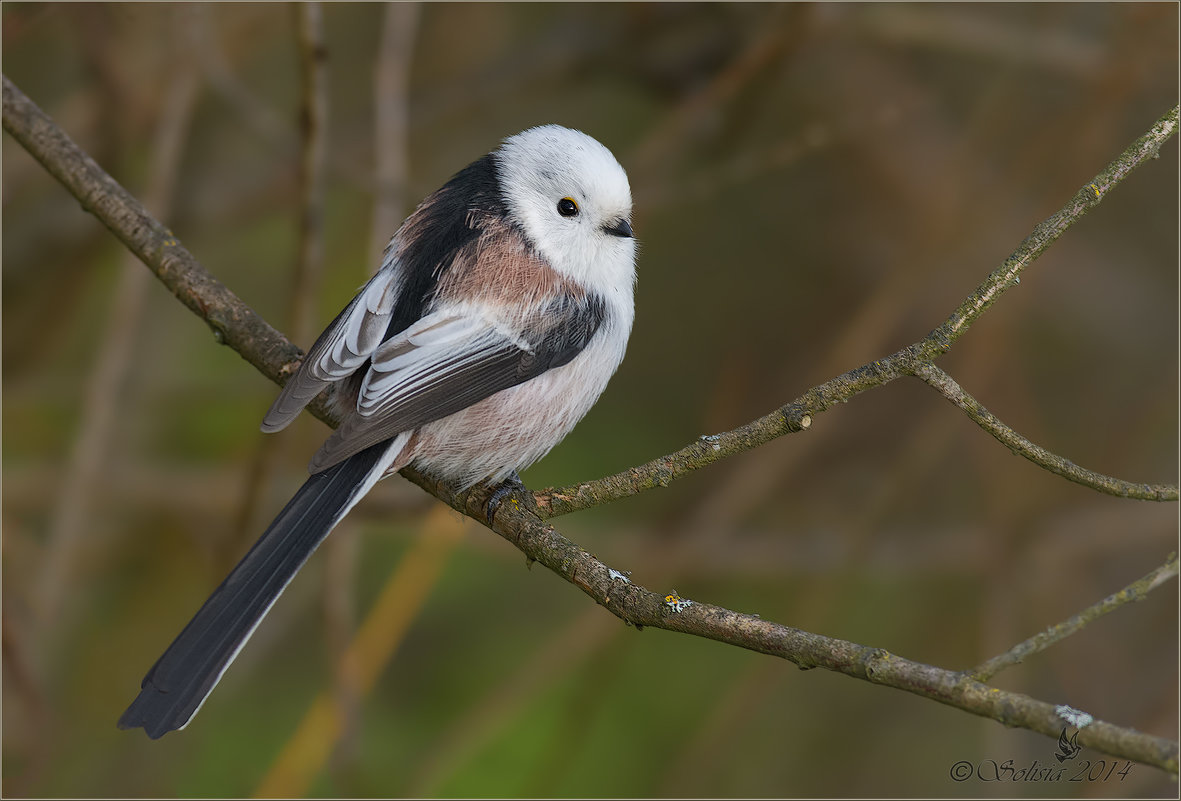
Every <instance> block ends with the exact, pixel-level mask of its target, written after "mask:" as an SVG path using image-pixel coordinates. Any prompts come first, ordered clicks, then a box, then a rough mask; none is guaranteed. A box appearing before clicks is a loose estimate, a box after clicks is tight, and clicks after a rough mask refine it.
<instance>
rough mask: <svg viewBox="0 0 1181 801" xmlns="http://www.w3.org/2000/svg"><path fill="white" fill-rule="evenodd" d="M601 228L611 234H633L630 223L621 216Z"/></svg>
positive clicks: (629, 235)
mask: <svg viewBox="0 0 1181 801" xmlns="http://www.w3.org/2000/svg"><path fill="white" fill-rule="evenodd" d="M603 230H604V231H606V232H607V233H609V234H611V235H612V236H626V237H631V236H633V234H632V225H631V223H629V222H628V221H627V220H625V219H624V218H623V217H620V218H619V219H618V220H615V221H614V222H613V223H611V224H608V225H604V226H603Z"/></svg>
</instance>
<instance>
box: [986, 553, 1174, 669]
mask: <svg viewBox="0 0 1181 801" xmlns="http://www.w3.org/2000/svg"><path fill="white" fill-rule="evenodd" d="M1176 577H1177V554H1176V553H1172V554H1169V558H1168V559H1167V560H1166V561H1165V563H1164V564H1163V565H1161V566H1160V567H1158V568H1157V569H1156V570H1153V571H1152V572H1151V573H1149V574H1148V575H1147V576H1144V577H1143V578H1140V579H1137V580H1136V581H1133V582H1132V583H1131V584H1129V585H1128V586H1126V587H1124V588H1123V589H1122V590H1120V591H1119V592H1117V593H1114V594H1112V595H1109V596H1107V597H1106V598H1104V599H1103V600H1102V601H1099V602H1098V603H1096V604H1093V605H1091V606H1089V607H1087V608H1086V609H1084V610H1083V611H1081V612H1079V613H1078V614H1077V615H1072V616H1071V617H1069V618H1067V619H1066V620H1064V621H1062V622H1061V623H1058V624H1056V625H1053V626H1050V627H1049V628H1047V629H1046V630H1045V631H1042V632H1039V633H1037V634H1035V635H1033V636H1032V637H1030V638H1029V639H1027V640H1025V641H1023V642H1019V643H1017V644H1016V645H1014V646H1013V647H1012V648H1010V649H1009V650H1008V651H1005V653H1003V654H1000V655H999V656H994V657H993V658H992V659H989V660H988V661H987V662H984V663H982V664H980V665H978V666H977V667H974V668H972V669H971V670H970V671H968V675H970V676H972V677H973V678H974V679H976V680H977V681H988V680H989V679H990V678H992V677H993V676H995V675H996V674H997V673H1000V672H1001V671H1002V670H1004V669H1005V668H1008V667H1012V666H1013V665H1019V664H1021V663H1022V662H1024V661H1025V660H1026V659H1028V658H1029V657H1031V656H1033V655H1034V654H1036V653H1040V652H1041V651H1044V650H1046V649H1047V648H1049V647H1050V646H1051V645H1053V644H1054V643H1056V642H1058V641H1060V640H1064V639H1066V638H1067V637H1069V636H1070V635H1072V634H1074V633H1075V632H1078V631H1081V630H1082V629H1083V628H1084V627H1086V626H1087V624H1089V623H1091V622H1092V621H1094V620H1098V619H1099V618H1101V617H1103V616H1104V615H1106V614H1109V613H1111V612H1114V611H1115V610H1116V609H1119V608H1120V607H1121V606H1123V605H1124V604H1127V603H1130V602H1132V601H1143V600H1144V599H1145V598H1146V597H1147V596H1148V593H1150V592H1152V591H1153V590H1154V589H1156V588H1157V587H1159V586H1160V585H1161V584H1164V583H1165V582H1166V581H1168V580H1169V579H1172V578H1176Z"/></svg>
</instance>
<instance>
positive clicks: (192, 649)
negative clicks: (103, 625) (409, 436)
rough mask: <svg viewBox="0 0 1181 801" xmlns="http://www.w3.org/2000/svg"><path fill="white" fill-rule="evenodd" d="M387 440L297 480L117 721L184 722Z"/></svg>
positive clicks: (162, 728) (352, 499)
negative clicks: (297, 485) (303, 480)
mask: <svg viewBox="0 0 1181 801" xmlns="http://www.w3.org/2000/svg"><path fill="white" fill-rule="evenodd" d="M392 447H396V448H398V449H399V450H400V449H401V446H400V444H399V443H397V442H396V441H395V442H393V443H391V442H390V441H388V440H387V441H386V442H382V443H379V444H377V445H373V446H371V447H369V448H367V449H366V450H363V451H361V452H360V453H358V454H356V455H354V456H351V457H349V458H348V459H346V460H345V461H343V462H341V463H340V464H337V465H334V466H333V467H331V468H329V469H327V470H325V471H323V472H321V473H316V474H315V475H313V476H312V477H311V478H309V479H308V480H307V482H306V483H305V484H304V485H303V486H302V487H300V489H299V491H298V492H296V493H295V497H293V498H292V499H291V500H290V501H288V502H287V505H286V506H285V507H283V511H282V512H280V513H279V516H278V517H276V518H275V519H274V521H273V522H272V523H271V525H270V526H269V527H268V528H267V530H266V531H265V532H264V533H263V535H262V537H260V538H259V540H258V542H256V543H255V544H254V546H253V547H252V548H251V549H250V551H249V553H247V554H246V556H244V557H242V561H240V562H239V563H238V564H237V566H235V567H234V569H233V570H231V571H230V574H229V575H228V576H226V579H225V581H223V582H222V583H221V586H219V587H218V588H217V589H216V590H214V591H213V595H211V596H209V600H207V601H206V602H205V605H204V606H202V607H201V609H200V610H199V611H198V612H197V614H196V615H195V616H194V617H193V619H192V620H190V621H189V624H188V625H187V626H185V627H184V630H183V631H181V633H180V634H179V635H178V636H177V638H176V639H175V640H173V642H172V645H170V646H168V650H167V651H165V652H164V655H163V656H161V657H160V659H159V660H157V662H156V664H155V665H153V666H152V669H151V670H149V671H148V675H147V676H145V677H144V680H143V683H142V684H141V685H140V686H141V687H142V688H143V689H141V690H140V693H139V696H138V697H136V699H135V700H134V701H132V702H131V706H129V707H127V711H126V712H124V713H123V716H122V717H120V718H119V728H121V729H134V728H136V727H139V726H142V727H143V728H144V731H146V732H147V733H148V736H149V737H151V738H152V739H153V740H154V739H156V738H158V737H161V736H163V735H164V734H166V733H168V732H170V731H172V730H174V729H183V728H184V727H185V726H186V725H188V723H189V721H190V720H192V719H193V715H195V714H197V710H198V709H200V707H201V704H203V703H204V702H205V699H206V697H208V695H209V693H211V692H213V688H214V687H215V686H217V682H218V681H219V680H220V679H221V676H222V674H223V673H225V671H226V668H227V667H229V665H230V663H231V662H233V661H234V657H236V656H237V655H238V651H240V650H241V649H242V646H243V645H245V644H246V641H247V640H248V639H249V638H250V635H251V634H253V633H254V629H255V627H256V626H257V625H258V624H259V622H260V621H261V620H262V618H263V616H264V615H266V613H267V612H268V611H269V610H270V608H271V605H272V604H274V602H275V600H276V599H277V598H278V597H279V595H280V593H282V592H283V590H284V589H285V588H286V587H287V584H288V582H290V581H291V579H292V578H294V577H295V574H296V573H297V572H299V569H300V568H301V567H302V566H303V563H304V562H306V561H307V559H308V557H309V556H311V555H312V551H314V550H316V546H318V545H319V544H320V543H321V542H322V541H323V540H324V538H325V537H327V536H328V532H330V531H331V530H332V527H333V526H335V525H336V524H337V522H339V521H340V519H341V518H342V517H344V516H345V514H346V513H347V512H348V510H349V509H350V508H352V505H353V504H354V503H356V502H357V501H358V500H360V499H361V496H362V495H364V494H365V493H366V492H368V491H369V489H370V488H371V487H372V486H373V484H375V483H376V482H377V480H378V479H379V478H381V475H382V473H384V472H385V469H386V467H387V466H388V464H389V461H390V460H389V458H387V453H388V452H389V451H390V450H391V448H392Z"/></svg>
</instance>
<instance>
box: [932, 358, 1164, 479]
mask: <svg viewBox="0 0 1181 801" xmlns="http://www.w3.org/2000/svg"><path fill="white" fill-rule="evenodd" d="M913 375H914V376H915V377H916V378H919V379H921V380H922V381H923V382H924V383H926V384H927V386H929V387H931V388H933V389H934V390H935V391H936V392H938V393H939V394H940V395H942V396H943V397H945V398H947V399H948V400H949V401H951V402H952V403H953V404H955V405H956V406H957V407H958V408H960V409H961V410H963V412H964V414H966V415H968V417H969V418H971V420H972V422H974V423H975V424H976V425H978V426H980V427H981V428H983V429H984V430H985V431H987V432H988V433H989V434H991V435H992V436H993V437H995V438H996V440H997V441H998V442H1000V443H1001V444H1002V445H1004V446H1005V447H1007V448H1008V449H1009V450H1011V451H1012V452H1013V453H1015V454H1017V455H1018V456H1022V457H1024V458H1026V459H1028V460H1029V461H1031V462H1033V463H1034V464H1036V465H1037V466H1038V467H1042V468H1044V469H1046V470H1049V471H1050V472H1051V473H1054V474H1055V475H1059V476H1062V477H1063V478H1065V479H1068V480H1070V481H1073V482H1075V483H1077V484H1082V485H1083V486H1084V487H1090V488H1091V489H1094V490H1098V491H1099V492H1102V493H1105V494H1107V495H1115V496H1117V497H1120V498H1135V499H1136V500H1141V501H1175V500H1177V488H1176V487H1174V486H1170V485H1166V484H1133V483H1132V482H1130V481H1124V480H1123V479H1120V478H1113V477H1111V476H1105V475H1103V474H1102V473H1096V472H1094V471H1093V470H1087V469H1086V468H1085V467H1079V466H1078V465H1077V464H1075V463H1074V462H1072V461H1070V460H1069V459H1066V458H1064V457H1062V456H1059V455H1057V454H1055V453H1050V452H1049V451H1048V450H1046V449H1045V448H1043V447H1042V446H1041V445H1037V444H1036V443H1033V442H1030V441H1029V440H1027V439H1026V438H1025V437H1023V436H1021V435H1020V434H1018V433H1017V432H1016V431H1014V430H1013V429H1012V428H1010V427H1009V426H1007V425H1005V424H1004V423H1002V422H1001V421H1000V420H999V419H997V417H996V415H994V414H993V413H992V412H990V411H988V409H986V408H984V406H983V405H982V404H981V403H980V402H979V401H978V400H976V399H975V398H973V397H972V396H971V395H969V394H968V393H967V392H965V391H964V389H963V388H962V387H961V386H960V385H959V384H957V383H956V382H955V380H954V379H952V377H951V376H949V375H948V374H947V373H945V372H944V371H943V370H941V369H939V368H938V367H936V366H935V365H933V364H929V363H927V362H922V363H919V364H918V365H916V367H915V369H914V372H913Z"/></svg>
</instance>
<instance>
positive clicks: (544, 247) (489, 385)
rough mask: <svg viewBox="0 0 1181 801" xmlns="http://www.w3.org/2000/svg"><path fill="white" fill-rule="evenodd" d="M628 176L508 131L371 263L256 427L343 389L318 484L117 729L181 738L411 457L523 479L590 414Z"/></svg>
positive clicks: (585, 152)
mask: <svg viewBox="0 0 1181 801" xmlns="http://www.w3.org/2000/svg"><path fill="white" fill-rule="evenodd" d="M630 216H631V192H630V189H629V187H628V182H627V175H626V173H624V171H623V168H622V167H620V166H619V163H618V162H617V161H616V160H615V157H614V156H612V155H611V152H610V151H609V150H607V148H605V147H603V145H601V144H599V142H597V141H595V140H594V139H592V138H591V137H589V136H587V135H586V134H583V133H580V132H578V131H573V130H570V129H568V128H562V127H559V126H557V125H546V126H542V127H539V128H531V129H529V130H527V131H524V132H523V133H520V134H517V135H516V136H513V137H510V138H508V139H506V140H505V141H504V142H503V143H502V144H501V145H500V147H499V148H498V149H496V150H494V151H493V152H491V153H489V154H488V155H486V156H484V157H483V158H480V159H478V160H477V161H475V162H473V163H472V164H470V165H469V166H468V167H466V168H465V169H463V170H462V171H460V172H459V173H457V174H456V175H455V176H454V177H453V178H452V179H451V180H450V181H448V182H447V183H446V184H444V186H443V187H442V188H441V189H439V190H438V191H437V192H435V193H434V194H432V195H430V196H429V197H427V198H426V200H424V201H423V202H422V204H421V205H420V206H419V207H418V208H417V209H416V210H415V211H414V213H413V214H411V215H410V217H409V218H407V219H406V221H405V222H404V223H403V224H402V226H401V228H399V229H398V232H397V233H396V234H394V236H393V238H392V239H391V240H390V243H389V245H388V246H387V247H386V249H385V254H384V257H383V261H382V265H381V269H380V270H378V272H377V274H376V275H375V276H374V277H373V279H372V280H370V281H369V283H367V284H366V285H365V286H364V288H362V289H361V291H360V292H359V293H358V294H357V296H356V297H355V298H353V300H352V302H350V303H349V305H348V306H346V307H345V308H344V310H343V311H342V312H341V313H340V314H339V315H337V317H336V319H335V320H334V321H333V322H332V324H331V325H329V326H328V328H327V329H326V330H325V331H324V333H322V334H321V335H320V337H319V339H317V340H316V342H315V344H314V345H312V347H311V350H309V351H308V354H307V356H306V357H305V358H304V360H303V363H302V364H301V365H300V367H299V370H298V371H297V372H296V373H295V374H294V375H293V376H292V377H291V379H290V380H289V381H288V382H287V384H286V386H284V387H283V391H282V392H281V393H280V394H279V397H278V399H277V400H276V401H275V403H274V405H273V406H272V407H271V409H270V411H269V412H268V413H267V415H266V418H265V419H264V420H263V424H262V430H263V431H268V432H270V431H278V430H279V429H281V428H283V427H284V426H286V425H287V424H288V423H290V422H291V421H292V420H294V419H295V417H296V416H298V414H299V413H300V411H301V410H302V409H303V408H304V406H306V405H307V404H308V402H310V401H311V400H312V399H313V398H315V397H316V396H317V395H318V394H319V393H320V392H321V391H322V390H323V389H325V388H326V387H328V386H329V385H330V384H334V383H338V382H339V386H338V387H337V391H336V393H335V397H336V398H338V399H340V402H341V406H340V407H339V412H340V416H341V420H342V422H341V424H340V427H339V428H338V429H337V430H336V431H335V432H334V433H333V434H332V435H331V436H330V437H329V438H328V440H327V441H326V442H325V443H324V445H323V446H322V447H321V448H320V450H319V451H318V452H317V453H316V454H315V456H314V457H313V458H312V461H311V465H310V471H311V473H312V475H311V477H310V478H309V479H308V481H307V483H305V484H304V485H303V486H302V487H301V488H300V489H299V491H298V492H296V493H295V497H293V498H292V499H291V500H290V501H289V502H288V504H287V506H286V507H284V508H283V511H281V512H280V513H279V516H278V517H276V518H275V520H274V522H272V523H271V525H270V527H269V528H267V530H266V532H264V533H263V535H262V537H261V538H260V539H259V540H258V542H257V543H255V544H254V546H253V547H252V548H251V549H250V551H249V553H247V554H246V556H245V557H243V559H242V561H241V562H239V563H238V565H237V566H236V567H235V568H234V569H233V570H232V571H231V572H230V574H229V576H227V577H226V579H225V581H223V582H222V583H221V586H220V587H218V588H217V589H216V590H215V591H214V593H213V595H212V596H210V598H209V600H207V601H206V602H205V605H204V606H202V607H201V609H200V610H199V611H198V612H197V614H196V616H195V617H194V618H193V619H192V620H191V621H190V622H189V624H188V625H187V626H185V628H184V630H183V631H181V633H180V635H179V636H178V637H177V638H176V640H174V641H173V643H172V645H170V646H169V647H168V650H166V651H165V652H164V655H163V656H161V657H160V659H159V660H158V661H157V662H156V664H155V665H154V666H153V667H152V669H151V670H149V671H148V674H147V676H146V677H145V678H144V680H143V684H142V685H141V686H142V690H141V691H140V694H139V696H138V697H137V698H136V699H135V700H134V701H133V702H132V703H131V706H129V707H128V708H127V711H126V712H124V713H123V716H122V717H121V718H120V719H119V726H120V728H136V727H139V726H142V727H143V728H144V730H145V731H147V733H148V736H149V737H152V738H157V737H160V736H162V735H163V734H165V733H166V732H169V731H172V730H173V729H181V728H184V727H185V726H186V725H187V724H188V723H189V721H190V720H192V718H193V716H194V715H195V714H196V712H197V710H198V709H199V708H200V706H201V704H202V703H203V702H204V701H205V699H206V697H208V695H209V693H210V692H211V691H212V690H213V688H214V686H215V685H216V684H217V682H218V680H219V679H220V678H221V676H222V674H223V673H224V672H225V670H226V668H227V667H228V666H229V664H230V662H232V661H233V659H234V657H235V656H237V654H238V651H239V650H240V649H241V648H242V646H243V645H244V644H245V643H246V640H247V639H248V638H249V637H250V635H251V634H252V633H253V631H254V629H255V627H256V626H258V624H259V622H260V621H261V620H262V618H263V616H264V615H265V614H266V613H267V611H268V610H269V609H270V608H271V605H272V604H273V603H274V602H275V599H276V598H278V597H279V594H280V593H281V592H282V591H283V589H284V588H285V587H286V586H287V583H288V582H289V581H291V579H292V578H293V577H294V576H295V574H296V572H297V571H298V570H299V569H300V567H301V566H302V565H303V563H304V562H305V561H306V560H307V558H308V557H309V556H310V555H311V553H312V551H314V550H315V548H316V546H317V545H319V543H320V542H321V541H322V540H323V539H324V538H325V537H326V536H327V535H328V532H329V531H331V530H332V527H333V526H335V525H336V524H337V523H338V522H339V521H340V519H341V518H342V517H344V516H345V514H346V513H347V512H348V511H349V509H351V508H352V507H353V505H354V504H356V503H357V501H359V500H360V499H361V497H362V496H364V495H365V493H366V492H368V491H369V490H370V488H372V487H373V485H374V484H376V483H377V481H378V480H380V479H381V478H384V477H385V476H388V475H390V474H392V473H394V472H396V471H397V470H400V469H401V468H403V467H406V466H407V465H413V466H414V467H416V468H417V469H419V470H421V471H424V472H426V473H429V474H433V475H437V476H440V477H443V478H446V479H449V480H450V481H452V482H454V483H455V484H456V485H458V486H461V487H464V488H467V487H471V486H474V485H475V484H477V483H480V482H487V483H489V484H496V483H499V482H502V481H504V480H505V479H507V478H510V477H514V476H515V473H516V471H517V470H520V469H523V468H525V467H527V466H528V465H530V464H532V463H533V462H535V461H537V460H538V459H540V458H541V457H542V456H544V455H545V454H546V453H547V452H548V451H549V450H550V448H552V447H553V446H554V445H556V444H557V443H558V442H559V441H561V439H562V438H563V437H564V436H566V434H567V433H569V431H570V430H571V429H572V428H573V427H574V425H575V424H576V423H577V422H578V421H579V420H580V419H582V417H583V415H585V414H586V413H587V411H588V410H589V409H590V408H591V406H592V405H593V404H594V403H595V401H596V400H597V399H598V397H599V395H600V394H601V393H602V391H603V389H604V388H605V387H606V385H607V381H608V379H610V378H611V376H612V374H613V373H614V372H615V369H616V368H617V367H618V366H619V363H620V361H621V360H622V359H623V353H624V350H625V348H626V346H627V339H628V335H629V333H630V332H631V326H632V318H633V316H634V308H633V303H632V288H633V284H634V282H635V252H636V244H635V240H634V239H633V237H632V228H631V223H630Z"/></svg>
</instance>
